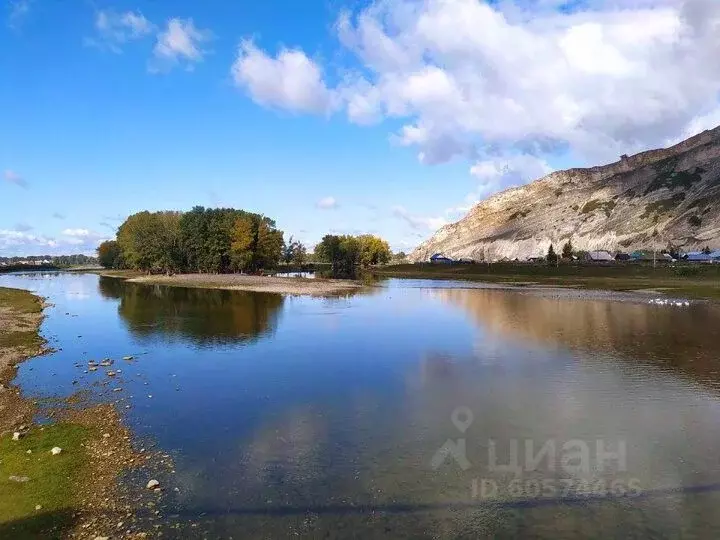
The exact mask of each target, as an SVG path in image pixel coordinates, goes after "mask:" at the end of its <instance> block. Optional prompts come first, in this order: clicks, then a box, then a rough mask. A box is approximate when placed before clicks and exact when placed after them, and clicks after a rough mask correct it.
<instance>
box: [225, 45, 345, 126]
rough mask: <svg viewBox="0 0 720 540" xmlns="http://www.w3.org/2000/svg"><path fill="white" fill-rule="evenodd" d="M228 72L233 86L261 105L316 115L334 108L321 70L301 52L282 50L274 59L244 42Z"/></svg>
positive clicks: (331, 95) (332, 99)
mask: <svg viewBox="0 0 720 540" xmlns="http://www.w3.org/2000/svg"><path fill="white" fill-rule="evenodd" d="M231 71H232V77H233V80H234V81H235V85H236V86H237V87H239V88H242V89H244V90H246V91H247V92H248V94H249V95H250V97H251V98H252V99H253V100H254V101H256V102H257V103H260V104H262V105H266V106H269V107H278V108H282V109H287V110H290V111H293V112H308V113H319V114H323V113H327V112H329V111H331V110H332V108H333V103H334V101H335V96H334V94H333V93H332V92H330V90H328V88H327V87H326V86H325V83H324V82H323V81H322V71H321V69H320V68H319V67H318V65H317V64H316V63H315V62H313V61H312V60H310V59H309V58H308V57H307V56H305V54H304V53H303V52H302V51H298V50H288V49H282V50H281V51H280V52H279V53H278V56H277V58H273V57H271V56H268V55H267V54H265V53H264V52H262V51H261V50H259V49H258V48H257V47H255V45H254V44H253V43H252V42H251V41H247V40H245V41H243V42H242V43H240V47H239V49H238V56H237V59H236V60H235V63H234V64H233V66H232V70H231Z"/></svg>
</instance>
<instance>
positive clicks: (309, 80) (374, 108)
mask: <svg viewBox="0 0 720 540" xmlns="http://www.w3.org/2000/svg"><path fill="white" fill-rule="evenodd" d="M335 29H336V32H337V34H338V36H339V39H340V43H341V44H342V45H343V47H344V48H345V49H346V51H348V52H349V53H350V54H351V58H353V60H354V61H353V62H352V65H353V69H351V70H350V72H341V73H340V75H341V76H340V77H339V79H340V81H341V82H340V83H338V84H335V85H329V84H328V83H327V82H326V80H327V79H324V78H323V69H322V67H321V66H320V65H319V64H317V63H316V62H313V61H312V60H310V59H309V58H308V56H307V54H306V52H304V51H300V50H294V49H293V50H283V51H281V52H280V54H279V55H278V56H277V57H272V56H270V55H268V54H267V53H266V52H264V51H262V50H259V49H257V48H256V47H254V46H248V45H247V44H245V45H242V46H241V54H240V57H239V58H238V61H237V62H236V63H235V65H234V66H233V73H234V76H235V79H236V82H238V83H239V84H241V85H242V86H244V87H246V88H247V89H248V92H249V94H250V96H251V97H252V98H253V99H254V100H255V101H257V102H258V103H261V104H263V105H266V106H271V107H277V108H286V109H289V110H292V111H302V112H320V113H327V112H328V111H329V110H338V109H343V110H344V111H345V114H346V115H347V117H348V119H349V121H351V122H353V123H358V124H368V123H374V122H378V121H382V120H391V121H392V123H393V124H394V123H395V122H398V121H399V122H401V123H402V125H401V127H400V128H399V130H398V131H396V132H395V133H394V134H393V137H392V138H393V140H394V141H395V142H397V143H399V144H401V145H405V146H410V147H414V148H417V150H418V154H419V159H420V160H421V161H422V162H423V163H427V164H433V163H442V162H445V161H448V160H451V159H456V158H458V157H460V158H464V159H467V160H469V162H470V163H471V164H472V163H474V165H472V173H473V174H474V175H475V176H478V177H479V178H480V179H481V180H482V181H483V182H486V184H487V186H489V188H491V189H499V188H502V187H505V185H508V184H509V183H516V182H522V181H527V180H529V179H531V178H532V177H533V176H535V175H536V173H539V172H542V171H543V170H546V169H547V167H545V166H543V163H544V162H545V160H546V159H547V158H548V156H550V155H552V154H557V153H565V154H569V155H572V156H574V157H576V158H577V159H578V160H580V161H581V162H583V163H587V164H597V163H600V162H608V161H613V160H616V159H617V158H618V157H619V155H621V154H625V153H633V152H636V151H641V150H645V149H648V148H653V147H659V146H663V145H665V144H667V143H668V142H671V141H674V140H677V138H678V137H680V136H683V137H684V136H688V135H692V134H694V133H696V132H697V131H700V130H702V129H705V128H708V127H715V124H716V123H717V122H720V108H719V107H718V88H720V63H719V62H718V61H717V58H718V57H720V32H719V31H718V29H720V2H718V1H717V0H622V1H620V0H610V1H607V2H595V1H589V0H586V1H580V2H577V1H572V2H570V1H563V0H502V1H499V2H496V3H489V2H486V1H484V0H425V1H424V2H416V1H414V0H379V1H378V2H375V3H373V4H372V5H371V6H370V7H368V8H366V9H363V10H361V11H360V12H358V13H345V14H343V15H342V16H341V17H340V18H339V20H338V23H337V25H336V27H335ZM288 55H292V56H291V58H292V59H294V62H291V63H290V64H291V65H293V66H302V67H301V68H300V72H301V73H303V74H304V76H305V79H303V78H302V77H301V78H298V77H290V76H289V74H290V73H293V72H294V71H293V70H292V69H290V68H289V67H288V62H287V61H286V57H287V56H288ZM253 62H255V63H256V67H255V68H254V69H252V70H244V69H243V68H244V67H245V66H246V64H249V65H252V63H253ZM246 71H247V72H246ZM249 73H252V74H253V75H249ZM289 78H290V79H291V80H292V81H294V82H297V81H298V80H300V81H304V82H303V83H302V87H298V86H296V85H294V84H291V83H289V82H288V80H289ZM288 87H289V88H291V89H292V90H291V91H287V90H286V89H287V88H288ZM298 96H302V97H298ZM331 105H332V106H331ZM518 155H526V156H527V158H519V157H517V156H518ZM530 157H534V158H538V160H539V161H536V162H533V161H532V160H530V159H529V158H530ZM521 159H522V160H525V161H521ZM508 161H509V162H510V166H509V169H508V170H507V171H506V169H505V165H503V162H508ZM488 178H492V180H488Z"/></svg>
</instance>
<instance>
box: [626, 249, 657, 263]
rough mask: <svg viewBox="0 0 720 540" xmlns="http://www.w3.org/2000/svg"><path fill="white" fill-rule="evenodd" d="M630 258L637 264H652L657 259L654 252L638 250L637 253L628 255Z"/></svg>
mask: <svg viewBox="0 0 720 540" xmlns="http://www.w3.org/2000/svg"><path fill="white" fill-rule="evenodd" d="M630 258H631V259H632V260H633V261H637V262H640V261H647V262H652V261H654V260H657V258H658V257H657V255H656V254H655V252H653V251H649V250H642V249H639V250H637V251H633V252H632V253H631V254H630Z"/></svg>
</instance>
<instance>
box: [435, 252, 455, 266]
mask: <svg viewBox="0 0 720 540" xmlns="http://www.w3.org/2000/svg"><path fill="white" fill-rule="evenodd" d="M430 262H431V263H433V264H452V262H453V260H452V259H450V258H448V257H446V256H445V255H443V254H442V253H435V255H433V256H432V257H430Z"/></svg>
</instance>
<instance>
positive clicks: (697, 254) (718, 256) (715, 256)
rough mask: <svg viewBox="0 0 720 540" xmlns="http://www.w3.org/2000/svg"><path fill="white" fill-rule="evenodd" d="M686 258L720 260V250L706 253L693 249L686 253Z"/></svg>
mask: <svg viewBox="0 0 720 540" xmlns="http://www.w3.org/2000/svg"><path fill="white" fill-rule="evenodd" d="M684 258H685V260H687V261H689V262H708V263H711V262H720V250H717V249H716V250H715V251H711V252H710V253H704V252H702V251H693V252H690V253H688V254H687V255H685V257H684Z"/></svg>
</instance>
